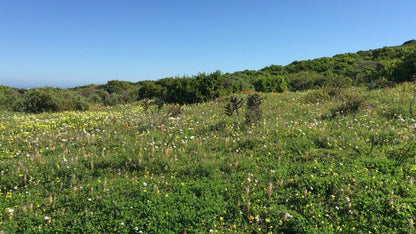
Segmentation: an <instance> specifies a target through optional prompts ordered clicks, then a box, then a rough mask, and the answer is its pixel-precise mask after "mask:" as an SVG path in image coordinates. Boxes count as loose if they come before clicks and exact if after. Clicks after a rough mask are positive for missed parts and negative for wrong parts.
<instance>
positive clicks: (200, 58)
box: [0, 0, 416, 88]
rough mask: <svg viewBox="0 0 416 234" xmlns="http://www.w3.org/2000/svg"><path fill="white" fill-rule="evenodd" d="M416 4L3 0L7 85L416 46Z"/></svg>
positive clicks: (0, 16)
mask: <svg viewBox="0 0 416 234" xmlns="http://www.w3.org/2000/svg"><path fill="white" fill-rule="evenodd" d="M415 25H416V1H415V0H146V1H142V0H111V1H110V0H36V1H35V0H0V85H8V86H12V87H21V88H26V87H29V88H31V87H43V86H51V87H61V88H67V87H75V86H78V85H86V84H92V83H94V84H105V83H106V82H107V81H109V80H115V79H118V80H125V81H134V82H136V81H140V80H156V79H161V78H165V77H176V76H183V75H196V74H198V73H200V72H206V73H211V72H214V71H216V70H221V71H222V72H224V73H225V72H234V71H241V70H246V69H250V70H257V69H261V68H263V67H265V66H269V65H271V64H276V65H287V64H289V63H291V62H292V61H294V60H305V59H313V58H319V57H327V56H329V57H331V56H333V55H335V54H339V53H347V52H357V51H359V50H368V49H376V48H381V47H383V46H394V45H400V44H402V43H403V42H405V41H407V40H410V39H416V27H415Z"/></svg>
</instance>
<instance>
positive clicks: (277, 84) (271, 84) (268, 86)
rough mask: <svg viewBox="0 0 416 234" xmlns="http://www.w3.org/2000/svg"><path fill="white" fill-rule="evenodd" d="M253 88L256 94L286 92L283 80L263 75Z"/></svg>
mask: <svg viewBox="0 0 416 234" xmlns="http://www.w3.org/2000/svg"><path fill="white" fill-rule="evenodd" d="M253 86H254V88H255V89H256V91H258V92H269V93H270V92H276V93H281V92H284V91H286V89H287V84H286V80H285V78H283V77H282V76H271V75H265V76H260V77H258V78H257V79H256V80H255V81H254V82H253Z"/></svg>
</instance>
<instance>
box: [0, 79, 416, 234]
mask: <svg viewBox="0 0 416 234" xmlns="http://www.w3.org/2000/svg"><path fill="white" fill-rule="evenodd" d="M414 88H415V84H414V83H404V84H401V85H399V86H396V87H390V88H386V89H377V90H368V89H367V88H366V87H361V88H357V87H349V88H341V87H336V89H334V90H335V91H332V90H331V89H332V88H331V87H329V86H323V87H321V88H319V89H317V90H308V91H306V92H284V93H281V94H267V93H263V94H261V98H260V95H258V94H251V95H250V94H239V95H238V100H237V99H236V103H237V102H238V101H240V100H242V99H244V100H249V101H248V103H250V104H249V105H247V106H246V107H245V108H246V110H249V109H255V108H254V107H256V106H257V107H259V108H258V109H260V108H261V121H257V122H256V124H252V125H247V124H246V123H240V122H239V121H236V120H235V119H233V118H224V110H223V109H222V108H218V107H219V106H224V105H225V104H226V103H227V102H228V101H229V99H228V98H229V97H224V98H219V100H216V101H212V102H205V103H199V104H193V105H181V106H179V105H168V104H162V105H159V104H158V102H159V101H157V100H148V102H149V103H148V104H149V105H148V107H147V108H145V106H146V104H144V103H145V102H146V101H145V100H143V101H141V102H140V103H132V104H122V105H117V106H112V107H101V108H96V109H92V110H91V111H83V112H79V111H66V112H62V113H39V114H26V113H15V112H8V111H2V112H1V113H0V118H1V120H2V121H0V139H1V142H0V143H1V147H0V160H1V163H0V232H4V233H22V232H30V233H36V232H40V233H62V232H64V233H65V232H71V233H113V232H116V233H119V232H121V233H123V232H124V233H141V232H143V233H183V232H184V231H185V230H186V232H187V233H210V232H214V233H337V232H340V233H344V232H345V233H354V232H363V233H370V232H371V233H414V232H415V226H414V220H413V219H414V217H415V215H416V210H415V209H414V207H416V201H415V199H414V198H415V196H416V187H415V186H416V183H415V178H416V160H415V157H414V156H415V153H416V147H415V146H416V142H415V141H416V137H415V136H414V134H415V130H416V127H415V126H416V122H415V120H414V116H412V115H410V114H408V113H409V111H410V108H409V107H410V106H412V107H413V105H414ZM98 90H102V91H104V92H105V93H107V94H108V92H107V91H105V90H104V89H100V88H97V87H95V88H94V89H92V90H90V91H91V94H93V93H96V91H98ZM9 91H10V90H7V92H9ZM16 91H17V93H19V92H20V91H19V90H16ZM27 91H29V90H27ZM27 91H25V92H27ZM37 91H39V90H37ZM79 91H80V90H77V91H75V90H71V92H79ZM317 91H321V92H325V93H326V95H327V96H328V98H326V99H322V100H320V101H318V102H306V101H305V99H304V98H305V96H308V95H309V94H310V93H313V92H317ZM12 92H13V91H12ZM61 94H62V95H65V96H67V95H68V94H67V93H61ZM96 94H97V93H96ZM16 95H17V94H16ZM19 95H20V93H19ZM53 95H54V96H55V95H56V94H55V93H53ZM97 95H98V94H97ZM354 99H358V100H362V101H363V102H362V103H361V104H360V107H359V108H358V109H355V108H353V106H354V105H353V104H354ZM349 100H350V101H349ZM348 102H349V103H350V104H349V107H348V108H345V109H344V108H343V109H344V110H354V111H355V113H353V114H345V115H343V116H342V118H320V116H322V115H323V114H325V113H330V112H331V110H332V109H333V108H338V107H339V106H341V105H342V104H343V103H348ZM141 103H142V105H140V104H141ZM400 105H401V106H403V107H404V108H403V110H402V111H403V112H404V113H407V114H405V115H404V114H403V115H402V116H401V117H399V118H389V119H387V118H386V116H385V112H386V111H387V110H389V108H390V107H393V106H396V107H397V106H400ZM363 107H365V108H363ZM242 108H244V107H242ZM145 109H146V110H145Z"/></svg>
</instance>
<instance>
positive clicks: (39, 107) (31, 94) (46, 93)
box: [22, 88, 59, 113]
mask: <svg viewBox="0 0 416 234" xmlns="http://www.w3.org/2000/svg"><path fill="white" fill-rule="evenodd" d="M58 103H59V101H58V97H57V96H56V95H54V94H53V92H52V89H51V88H36V89H30V90H28V91H26V92H25V94H24V95H23V101H22V110H23V111H25V112H29V113H41V112H53V111H57V110H58Z"/></svg>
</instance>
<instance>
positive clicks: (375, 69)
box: [0, 40, 416, 113]
mask: <svg viewBox="0 0 416 234" xmlns="http://www.w3.org/2000/svg"><path fill="white" fill-rule="evenodd" d="M415 74H416V42H415V41H414V40H410V41H407V42H405V43H403V45H401V46H394V47H383V48H380V49H375V50H368V51H358V52H357V53H346V54H339V55H335V56H333V57H331V58H329V57H324V58H318V59H313V60H305V61H294V62H292V63H291V64H289V65H286V66H279V65H270V66H267V67H265V68H263V69H260V70H258V71H250V70H246V71H238V72H234V73H225V74H223V73H221V72H220V71H216V72H214V73H211V74H205V73H201V74H197V75H195V76H191V77H175V78H173V77H169V78H164V79H160V80H156V81H140V82H137V83H134V82H127V81H118V80H112V81H108V82H107V84H104V85H86V86H80V87H75V88H71V89H67V90H62V89H52V88H40V89H29V90H24V89H13V88H10V87H4V86H1V87H0V101H1V102H0V110H9V111H21V112H29V113H39V112H44V111H47V112H56V111H65V110H86V109H87V108H88V107H90V106H95V105H104V106H113V105H117V104H126V103H132V102H135V101H138V100H142V99H145V98H148V99H154V98H158V99H160V100H162V101H163V102H165V103H171V104H176V103H178V104H181V105H182V104H193V103H202V102H209V101H211V100H214V99H216V98H218V97H220V96H224V95H229V94H235V93H240V92H247V91H256V92H273V93H282V92H284V91H286V90H290V91H306V90H309V89H319V88H321V87H324V86H334V84H335V85H336V86H338V87H344V88H345V87H351V86H356V87H361V86H365V87H367V88H369V89H379V88H383V87H391V86H394V85H395V84H398V83H402V82H406V81H408V82H410V81H413V80H414V79H415Z"/></svg>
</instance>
